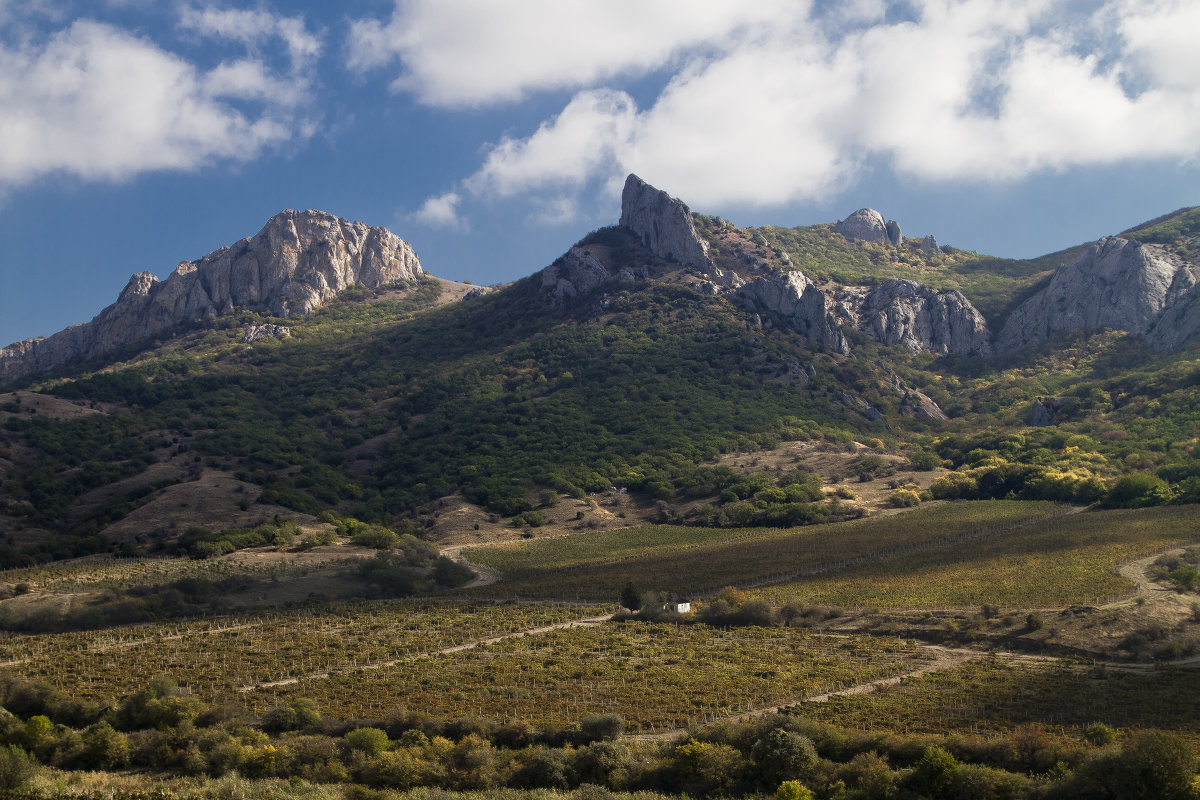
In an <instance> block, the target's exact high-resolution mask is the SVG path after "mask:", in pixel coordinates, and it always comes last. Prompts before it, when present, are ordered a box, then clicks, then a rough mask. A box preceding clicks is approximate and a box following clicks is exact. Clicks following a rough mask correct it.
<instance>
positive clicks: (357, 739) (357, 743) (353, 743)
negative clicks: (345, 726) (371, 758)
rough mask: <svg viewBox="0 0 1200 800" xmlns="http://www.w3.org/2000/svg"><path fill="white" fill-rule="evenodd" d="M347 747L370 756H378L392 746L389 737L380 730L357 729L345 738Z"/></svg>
mask: <svg viewBox="0 0 1200 800" xmlns="http://www.w3.org/2000/svg"><path fill="white" fill-rule="evenodd" d="M343 738H344V739H345V740H346V746H347V747H349V748H350V749H351V750H358V751H360V752H363V753H367V754H369V755H377V754H379V753H382V752H383V751H384V750H387V749H388V747H389V745H391V740H389V739H388V735H387V734H386V733H384V732H383V731H381V730H380V729H379V728H355V729H354V730H352V731H350V732H349V733H347V734H346V735H345V736H344V737H343Z"/></svg>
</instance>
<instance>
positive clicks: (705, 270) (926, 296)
mask: <svg viewBox="0 0 1200 800" xmlns="http://www.w3.org/2000/svg"><path fill="white" fill-rule="evenodd" d="M620 229H621V230H623V231H625V232H627V233H628V234H631V235H632V236H633V237H634V238H635V239H636V240H637V242H639V243H640V244H641V245H642V246H643V247H645V248H646V250H648V251H649V253H648V254H647V259H648V260H649V261H654V260H655V257H656V258H657V259H661V261H663V262H673V263H676V264H681V265H684V266H689V267H693V268H695V269H697V270H698V271H699V272H701V273H702V274H703V278H702V279H701V280H700V281H699V282H697V283H695V284H694V285H695V286H696V287H697V288H699V289H700V290H702V291H706V292H708V293H710V294H715V295H724V296H727V297H729V298H731V299H734V300H735V301H736V302H739V303H740V304H741V305H742V306H744V307H745V308H746V309H748V310H750V311H753V312H755V313H758V314H760V315H761V314H766V315H768V319H773V320H775V321H776V322H778V323H779V324H782V325H786V326H788V327H789V328H792V329H794V330H796V331H799V332H800V333H802V334H803V335H804V336H806V337H808V338H810V339H814V340H816V341H817V342H820V343H821V345H822V346H823V347H826V348H829V349H831V350H834V351H836V352H839V353H846V352H849V349H850V345H849V341H848V340H847V337H846V334H845V330H846V329H856V330H859V331H862V332H863V333H865V334H867V335H868V336H870V337H872V338H873V339H876V340H877V341H879V342H882V343H883V344H887V345H893V346H900V347H905V348H907V349H909V350H912V351H914V352H915V351H922V350H930V351H932V352H935V353H939V354H949V353H954V354H969V355H990V354H991V343H990V341H991V335H990V333H989V331H988V328H987V323H986V321H985V320H984V319H983V316H982V315H980V313H979V312H978V311H977V310H976V309H975V307H974V306H972V305H971V303H970V302H969V301H968V300H967V299H966V298H965V297H964V296H963V295H962V294H961V293H959V292H939V291H935V290H932V289H929V288H927V287H925V286H922V285H921V284H919V283H915V282H914V281H905V280H887V281H883V282H882V283H880V284H879V285H877V286H873V287H861V286H859V287H855V286H840V285H837V284H832V283H831V284H828V285H825V286H817V285H816V284H815V283H813V282H812V281H811V280H809V278H808V277H807V276H806V275H804V274H803V273H802V272H800V271H798V270H794V269H790V268H788V264H787V263H786V262H785V263H784V267H785V268H784V269H779V268H777V267H773V266H771V265H770V264H768V263H766V262H762V263H761V264H759V265H758V266H756V267H753V268H752V269H751V273H747V274H746V277H745V279H743V276H742V275H739V274H738V273H736V272H727V271H723V270H720V269H718V268H717V267H716V266H715V265H714V264H713V263H712V261H711V260H710V259H709V257H708V244H707V242H705V241H704V240H703V239H702V238H701V237H700V235H699V234H698V232H697V230H696V225H695V222H694V220H693V218H692V213H691V211H689V210H688V207H687V206H686V205H684V204H683V203H682V202H681V201H679V200H676V199H675V198H673V197H671V196H670V195H668V194H667V193H666V192H664V191H661V190H659V189H656V188H654V187H653V186H650V185H649V184H647V183H646V182H645V181H643V180H642V179H641V178H639V177H638V176H636V175H630V176H629V177H628V178H627V179H626V181H625V190H624V192H623V193H622V196H621V223H620ZM834 230H835V231H837V232H839V233H842V234H843V235H845V236H847V237H848V238H854V239H863V240H867V241H879V242H892V243H893V244H897V243H899V242H901V241H902V239H901V234H900V226H899V224H897V223H896V222H894V221H892V222H885V221H884V218H883V215H882V214H880V213H879V212H878V211H874V210H872V209H869V208H864V209H861V210H859V211H856V212H855V213H854V214H851V215H850V216H849V217H847V218H846V219H845V220H842V221H841V222H839V223H838V224H837V226H835V228H834ZM930 239H932V237H930ZM587 241H588V240H585V243H581V244H579V245H576V246H575V247H573V248H571V249H570V250H569V251H568V252H567V253H566V255H564V256H563V257H562V258H560V259H558V260H557V261H555V262H554V263H553V264H551V265H550V266H549V267H547V268H546V269H545V270H543V271H542V273H541V287H542V289H543V291H544V292H545V293H546V294H547V295H548V296H549V297H550V298H551V300H552V301H554V302H557V303H562V302H564V301H567V300H569V299H571V298H574V297H578V296H580V295H583V294H585V293H587V292H591V291H594V290H596V289H598V288H600V287H602V286H604V285H606V284H609V283H612V282H624V281H632V280H644V279H646V278H649V277H651V274H652V273H653V272H654V269H653V268H652V267H651V266H650V265H649V264H645V263H634V262H630V261H629V260H628V259H629V257H628V253H626V255H625V261H623V262H621V263H616V262H615V261H613V262H612V263H609V262H610V261H611V260H612V259H610V258H609V257H608V255H607V253H605V252H602V251H603V250H604V248H593V247H590V246H588V245H587V244H586V242H587ZM931 246H932V247H934V248H936V247H937V243H936V242H933V243H932V245H931ZM660 263H661V262H660ZM695 278H696V276H695V275H694V274H693V275H692V276H690V277H686V278H684V279H685V280H689V281H692V280H695Z"/></svg>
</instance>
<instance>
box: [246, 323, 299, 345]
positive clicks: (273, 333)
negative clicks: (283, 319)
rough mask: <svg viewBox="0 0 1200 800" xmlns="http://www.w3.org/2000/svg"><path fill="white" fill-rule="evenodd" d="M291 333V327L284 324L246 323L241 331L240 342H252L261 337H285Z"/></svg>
mask: <svg viewBox="0 0 1200 800" xmlns="http://www.w3.org/2000/svg"><path fill="white" fill-rule="evenodd" d="M291 335H292V329H291V328H289V327H288V326H286V325H272V324H270V323H268V324H266V325H247V326H246V330H245V331H243V332H242V344H254V343H255V342H261V341H262V340H263V339H287V338H289V337H290V336H291Z"/></svg>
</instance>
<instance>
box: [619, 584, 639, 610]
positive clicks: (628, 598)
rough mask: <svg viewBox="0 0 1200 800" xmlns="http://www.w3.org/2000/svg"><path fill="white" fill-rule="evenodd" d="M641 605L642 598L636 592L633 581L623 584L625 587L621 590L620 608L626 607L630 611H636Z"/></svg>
mask: <svg viewBox="0 0 1200 800" xmlns="http://www.w3.org/2000/svg"><path fill="white" fill-rule="evenodd" d="M641 607H642V598H641V595H640V594H638V590H637V589H636V588H635V587H634V585H633V581H629V582H628V583H626V584H625V588H624V589H622V590H621V608H628V609H629V610H630V611H637V610H639V609H641Z"/></svg>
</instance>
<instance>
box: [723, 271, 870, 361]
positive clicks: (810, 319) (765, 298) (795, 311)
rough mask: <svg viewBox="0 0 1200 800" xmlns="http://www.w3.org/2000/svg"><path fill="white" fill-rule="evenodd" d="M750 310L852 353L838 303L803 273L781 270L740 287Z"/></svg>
mask: <svg viewBox="0 0 1200 800" xmlns="http://www.w3.org/2000/svg"><path fill="white" fill-rule="evenodd" d="M737 295H738V297H739V298H741V300H742V303H743V305H745V306H746V307H747V308H749V309H750V310H751V311H756V312H767V313H770V314H774V315H775V316H777V317H779V318H780V320H781V321H782V322H783V323H784V324H786V325H788V326H789V327H791V328H793V329H794V330H796V331H798V332H800V333H801V334H803V335H804V336H807V337H808V338H809V339H814V340H816V341H818V342H820V343H821V344H822V345H823V346H824V347H828V348H830V349H832V350H836V351H837V352H839V353H848V352H850V346H849V344H848V343H847V341H846V335H845V334H844V333H842V328H841V324H840V321H839V319H838V314H837V313H836V302H835V301H834V300H833V298H831V297H830V296H829V295H828V294H827V293H826V292H824V291H822V290H821V289H819V288H817V286H815V285H814V284H813V283H812V282H811V281H809V280H808V278H806V277H805V276H804V274H803V273H801V272H778V273H775V274H773V275H769V276H766V277H762V278H756V279H754V280H752V281H750V282H749V283H746V284H745V285H743V286H741V287H740V288H739V289H738V290H737Z"/></svg>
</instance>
